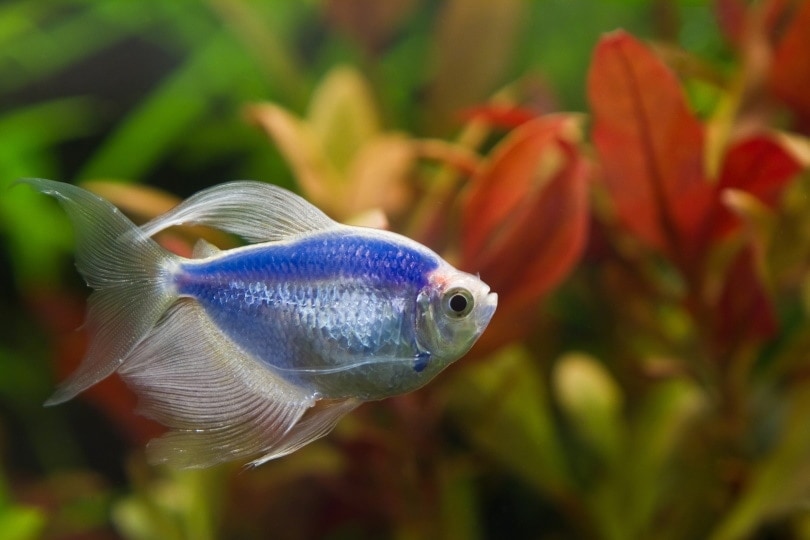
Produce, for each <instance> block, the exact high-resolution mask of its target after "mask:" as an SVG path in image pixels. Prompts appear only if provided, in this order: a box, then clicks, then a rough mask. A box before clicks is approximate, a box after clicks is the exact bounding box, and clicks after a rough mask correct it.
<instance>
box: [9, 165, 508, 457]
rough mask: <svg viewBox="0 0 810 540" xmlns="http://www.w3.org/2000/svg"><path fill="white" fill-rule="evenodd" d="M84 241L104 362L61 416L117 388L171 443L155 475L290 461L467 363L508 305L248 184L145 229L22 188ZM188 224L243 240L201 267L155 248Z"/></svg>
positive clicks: (437, 266)
mask: <svg viewBox="0 0 810 540" xmlns="http://www.w3.org/2000/svg"><path fill="white" fill-rule="evenodd" d="M22 182H23V183H26V184H28V185H30V186H32V187H33V188H34V189H36V190H38V191H41V192H42V193H46V194H48V195H51V196H53V197H55V198H56V199H57V200H58V201H59V202H60V203H61V205H62V206H63V207H64V209H65V210H66V212H67V214H68V216H69V217H70V219H71V220H72V222H73V224H74V226H75V227H76V232H77V234H76V258H77V267H78V269H79V271H80V272H81V274H82V275H83V276H84V278H85V280H86V281H87V284H88V285H89V286H90V287H92V288H93V289H94V292H93V293H92V295H91V296H90V299H89V305H88V313H87V327H88V330H89V333H90V337H91V340H90V346H89V349H88V351H87V354H86V356H85V357H84V359H83V361H82V363H81V365H80V367H79V369H78V370H77V371H76V372H75V373H74V374H73V375H72V376H71V377H70V378H69V379H68V380H67V381H65V382H64V383H63V384H62V385H61V387H60V388H59V389H58V390H57V392H56V393H55V394H54V396H53V397H52V398H51V399H50V400H49V401H48V404H57V403H62V402H64V401H66V400H68V399H70V398H72V397H74V396H75V395H76V394H78V393H79V392H82V391H83V390H85V389H86V388H88V387H90V386H92V385H93V384H95V383H97V382H99V381H100V380H102V379H104V378H105V377H107V376H108V375H110V374H111V373H113V372H116V371H117V372H118V373H119V375H120V376H121V377H123V379H124V380H125V381H126V382H127V383H128V384H129V385H130V386H131V387H132V388H133V389H134V390H135V391H136V392H137V393H138V395H139V396H140V399H141V401H140V409H141V410H142V411H143V412H144V413H145V414H147V415H148V416H151V417H153V418H155V419H157V420H158V421H160V422H162V423H163V424H165V425H166V426H168V427H169V428H171V430H170V431H169V432H168V433H167V434H166V435H164V436H162V437H160V438H159V439H156V440H153V441H152V442H150V443H149V446H148V452H149V456H150V459H151V460H152V461H153V462H156V463H170V464H173V465H175V466H180V467H206V466H210V465H213V464H215V463H219V462H224V461H230V460H234V459H242V458H249V459H252V460H253V461H252V462H251V464H252V465H259V464H261V463H264V462H266V461H268V460H271V459H274V458H277V457H280V456H283V455H286V454H289V453H290V452H293V451H295V450H297V449H298V448H300V447H301V446H303V445H305V444H307V443H309V442H311V441H313V440H315V439H317V438H318V437H321V436H323V435H325V434H326V433H328V432H329V431H330V430H331V429H332V428H333V427H334V426H335V424H336V423H337V421H338V420H339V419H340V418H341V417H342V416H343V415H344V414H346V413H347V412H349V411H351V410H352V409H354V408H355V407H357V406H358V405H359V404H360V403H362V402H363V401H368V400H377V399H382V398H385V397H389V396H394V395H397V394H402V393H405V392H409V391H411V390H414V389H416V388H419V387H420V386H422V385H424V384H425V383H427V382H428V381H429V380H431V379H432V378H433V377H434V376H436V374H437V373H439V372H440V371H441V370H442V369H444V368H445V367H447V366H448V365H449V364H450V363H451V362H453V361H455V360H457V359H458V358H459V357H461V356H462V355H464V354H465V353H466V352H467V351H468V350H469V349H470V347H472V345H473V343H475V341H476V340H477V339H478V337H479V336H480V335H481V333H482V332H483V331H484V329H485V328H486V326H487V324H488V323H489V321H490V319H491V318H492V315H493V313H494V312H495V307H496V305H497V300H498V297H497V295H496V294H495V293H492V292H490V290H489V287H488V286H487V285H486V284H484V283H483V282H482V281H481V280H480V279H478V278H477V277H475V276H472V275H470V274H467V273H464V272H461V271H459V270H456V269H455V268H453V267H452V266H451V265H450V264H448V263H447V262H446V261H444V260H443V259H442V258H441V257H439V256H438V255H437V254H435V253H434V252H432V251H431V250H429V249H427V248H426V247H424V246H422V245H421V244H419V243H417V242H414V241H412V240H409V239H408V238H405V237H403V236H400V235H397V234H394V233H391V232H387V231H380V230H374V229H367V228H361V227H351V226H348V225H342V224H339V223H336V222H335V221H333V220H331V219H329V218H328V217H327V216H326V215H325V214H323V213H322V212H321V211H320V210H318V209H317V208H315V207H314V206H312V205H310V204H309V203H307V202H306V201H304V200H303V199H302V198H300V197H298V196H297V195H294V194H293V193H290V192H288V191H286V190H283V189H281V188H278V187H276V186H271V185H268V184H262V183H259V182H231V183H227V184H222V185H219V186H216V187H212V188H210V189H207V190H204V191H201V192H199V193H197V194H195V195H193V196H192V197H190V198H189V199H187V200H186V201H184V202H183V203H181V204H180V205H178V206H177V207H175V208H174V209H173V210H171V211H170V212H168V213H166V214H164V215H163V216H160V217H158V218H156V219H154V220H153V221H151V222H149V223H147V224H145V225H143V226H142V227H137V226H136V225H134V224H133V223H132V222H131V221H130V220H129V219H127V218H126V217H125V216H123V215H122V214H121V212H120V211H119V210H118V209H117V208H115V207H114V206H113V205H111V204H110V203H109V202H107V201H105V200H104V199H101V198H99V197H97V196H96V195H93V194H92V193H90V192H88V191H86V190H84V189H81V188H78V187H76V186H72V185H70V184H64V183H60V182H53V181H50V180H41V179H26V180H22ZM181 224H196V225H205V226H209V227H213V228H216V229H220V230H223V231H226V232H229V233H233V234H235V235H238V236H240V237H242V238H244V239H245V240H246V241H247V242H249V244H248V245H246V246H244V247H239V248H235V249H230V250H225V251H220V250H218V249H217V248H216V247H214V246H212V245H210V244H208V243H205V242H204V241H200V242H199V243H198V245H197V247H196V248H195V252H194V257H193V258H191V259H187V258H183V257H180V256H177V255H174V254H172V253H170V252H168V251H166V250H165V249H163V248H161V247H160V246H159V245H158V244H157V243H156V242H155V241H154V240H152V238H151V236H152V235H154V234H155V233H157V232H159V231H161V230H164V229H166V228H168V227H171V226H174V225H181Z"/></svg>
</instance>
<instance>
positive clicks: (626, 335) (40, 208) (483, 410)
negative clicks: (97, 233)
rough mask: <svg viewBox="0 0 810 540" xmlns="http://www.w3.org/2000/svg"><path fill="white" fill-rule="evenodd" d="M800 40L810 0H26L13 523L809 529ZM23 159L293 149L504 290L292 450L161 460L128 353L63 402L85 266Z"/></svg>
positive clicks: (154, 189) (337, 199)
mask: <svg viewBox="0 0 810 540" xmlns="http://www.w3.org/2000/svg"><path fill="white" fill-rule="evenodd" d="M617 29H623V30H622V31H619V32H617V31H616V30H617ZM808 51H810V2H807V1H802V0H800V1H795V0H761V1H756V2H748V1H744V0H606V1H596V0H499V1H498V2H490V1H488V0H447V1H443V2H439V1H431V0H386V1H385V2H379V1H376V0H304V1H300V2H292V1H283V0H274V1H266V2H258V1H255V2H254V1H249V0H207V1H201V2H164V1H160V0H141V1H140V2H125V1H115V0H113V1H106V2H95V1H90V0H58V1H53V2H47V3H46V2H35V1H27V0H5V1H4V2H2V3H0V281H2V286H1V287H0V460H1V463H2V470H1V471H0V537H2V538H6V539H28V538H58V539H68V538H70V539H73V538H76V539H80V538H81V539H84V538H87V539H107V538H110V539H112V538H130V539H149V538H163V539H186V538H187V539H206V538H246V539H247V538H290V539H297V538H402V539H407V538H502V537H509V538H552V539H555V538H606V539H630V538H672V539H681V538H714V539H733V538H810V512H808V510H807V508H808V505H807V503H808V500H809V499H808V494H810V426H808V425H807V421H806V419H807V418H810V386H809V385H810V380H808V375H810V370H809V369H808V366H809V365H810V364H808V362H809V361H810V358H809V357H808V353H807V351H808V347H809V346H810V319H809V318H808V316H807V315H808V310H810V280H808V279H807V267H808V262H810V217H808V216H810V199H809V198H808V194H809V193H810V186H808V185H807V180H808V178H807V173H806V170H807V167H808V164H810V144H808V140H807V135H808V132H810V130H809V129H808V128H810V93H808V92H807V89H808V88H810V52H808ZM22 177H42V178H50V179H54V180H61V181H65V182H72V183H79V184H82V185H84V186H85V187H87V188H88V189H91V190H93V191H95V192H97V193H99V194H101V195H103V196H105V197H106V198H108V199H110V200H111V201H112V202H114V203H115V204H116V205H117V206H119V207H120V208H122V210H124V211H125V212H126V213H127V214H128V215H130V216H131V217H132V219H133V220H135V221H136V222H143V221H145V220H147V219H149V218H151V217H154V216H155V215H158V214H160V213H162V212H164V211H165V210H167V209H168V208H170V207H171V206H172V205H173V204H176V203H177V202H178V201H179V200H181V199H182V198H184V197H186V196H188V195H190V194H191V193H194V192H196V191H198V190H200V189H202V188H205V187H207V186H210V185H213V184H216V183H220V182H224V181H228V180H235V179H248V178H249V179H256V180H261V181H266V182H271V183H274V184H278V185H281V186H284V187H287V188H289V189H293V190H295V191H298V192H299V193H301V194H303V195H304V196H305V197H307V198H308V199H309V200H311V201H312V202H313V203H315V204H317V205H318V206H320V207H321V208H323V209H324V210H325V211H326V212H328V213H329V214H330V215H331V216H333V217H335V218H336V219H339V220H342V221H347V222H353V223H364V224H373V225H375V226H383V225H385V226H387V227H389V228H391V229H393V230H396V231H398V232H401V233H403V234H407V235H408V236H410V237H413V238H415V239H417V240H419V241H421V242H423V243H425V244H427V245H429V246H430V247H432V248H433V249H435V250H437V251H439V252H440V253H441V254H442V255H443V256H445V257H446V258H448V259H449V260H450V261H452V262H453V263H454V264H457V265H458V266H460V267H461V268H463V269H465V270H468V271H471V272H480V273H481V277H482V279H484V281H486V282H488V283H490V284H491V285H492V287H493V290H495V291H496V292H498V293H499V296H500V299H501V302H500V306H499V309H498V313H497V314H496V317H495V319H493V322H492V325H491V328H490V329H489V330H488V331H487V333H486V334H485V335H484V337H483V338H482V340H481V342H480V343H479V344H478V346H476V348H475V349H474V350H473V351H472V352H471V353H470V354H469V355H468V356H467V357H465V358H464V359H462V360H460V361H459V362H457V363H456V364H454V365H453V366H451V368H450V369H448V370H447V371H446V372H445V373H443V374H441V375H440V376H439V377H438V378H437V379H436V380H434V381H432V382H431V383H430V384H429V385H427V386H426V387H425V388H423V389H422V390H420V391H418V392H415V393H413V394H410V395H407V396H401V397H397V398H393V399H389V400H386V401H383V402H379V403H370V404H366V405H364V406H362V407H361V408H360V409H358V410H357V411H355V412H354V413H352V414H351V415H350V416H349V417H347V418H346V419H344V420H343V421H342V422H341V423H340V424H339V426H338V428H337V429H336V430H335V432H334V433H332V434H330V435H329V436H328V437H326V438H325V439H323V440H320V441H318V442H316V443H314V444H312V445H310V446H308V447H306V448H304V449H302V450H300V451H299V452H297V453H295V454H293V455H291V456H288V457H285V458H283V459H280V460H278V461H275V462H270V463H268V464H267V465H265V466H262V467H260V468H258V469H254V470H243V469H241V464H233V465H228V466H222V467H217V468H215V469H210V470H203V471H173V470H169V469H162V468H154V467H151V466H149V465H148V464H147V463H146V461H145V458H144V452H143V449H144V445H145V444H146V443H147V442H148V440H149V439H151V438H153V437H155V436H157V435H159V434H160V433H161V432H162V428H161V426H159V425H157V424H155V423H152V422H150V421H148V420H147V419H145V418H143V417H141V416H138V415H137V414H136V413H135V412H134V410H135V408H136V403H137V400H136V398H135V396H133V395H132V394H130V393H129V391H128V390H127V389H126V387H125V386H123V384H122V383H121V382H120V381H119V380H118V379H117V378H116V377H115V376H113V377H111V378H110V380H108V381H105V382H104V383H102V384H100V385H98V386H96V387H94V388H93V389H92V390H90V391H88V392H86V393H85V394H83V395H82V396H79V397H78V398H76V399H74V400H73V401H71V402H70V403H68V404H65V405H62V406H59V407H54V408H43V407H42V403H43V402H44V401H45V399H47V397H48V396H49V395H50V393H51V392H52V391H53V389H54V388H55V385H56V383H57V382H58V381H59V380H60V379H61V378H63V377H64V376H65V375H66V374H67V373H69V372H70V371H71V370H72V369H73V368H74V367H75V366H76V364H77V363H78V361H79V360H80V359H81V357H82V354H83V351H84V349H85V347H86V342H85V336H84V335H83V333H82V332H80V331H76V329H77V328H78V327H79V326H80V325H81V322H82V319H83V313H84V302H85V300H86V297H87V294H88V291H87V290H86V288H85V287H84V285H83V283H82V281H81V277H80V276H79V275H78V274H77V273H76V271H75V268H74V266H73V256H72V249H73V247H72V246H73V237H72V231H71V228H70V226H69V224H68V222H67V220H66V218H65V216H64V215H63V213H62V212H61V211H60V210H59V208H58V207H57V205H55V204H54V203H53V201H52V200H50V199H49V198H47V197H44V196H41V195H38V194H35V193H33V192H32V191H31V190H29V189H27V188H25V187H20V186H16V187H12V184H13V182H14V181H15V180H16V179H18V178H22ZM161 241H162V242H163V243H164V245H166V246H167V247H169V248H170V249H174V250H176V251H178V252H181V253H182V252H187V250H188V248H189V246H190V245H191V242H192V240H191V239H190V238H189V236H188V235H187V234H186V233H183V232H178V233H177V234H175V235H174V236H171V235H170V236H167V237H165V238H163V239H162V240H161Z"/></svg>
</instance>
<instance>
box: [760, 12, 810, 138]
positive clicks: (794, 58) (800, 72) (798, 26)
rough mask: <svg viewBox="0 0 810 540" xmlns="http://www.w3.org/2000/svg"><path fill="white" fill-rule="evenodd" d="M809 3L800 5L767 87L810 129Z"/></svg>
mask: <svg viewBox="0 0 810 540" xmlns="http://www.w3.org/2000/svg"><path fill="white" fill-rule="evenodd" d="M808 51H810V1H807V0H804V1H802V2H800V4H799V7H798V10H797V12H796V15H795V17H794V18H793V21H792V22H791V23H790V26H789V27H788V29H787V30H786V31H785V34H784V36H783V38H782V39H781V41H780V42H779V44H778V46H777V47H776V51H775V53H774V57H773V62H772V64H771V71H770V73H769V81H768V85H769V87H770V90H771V92H773V94H774V95H775V96H776V97H778V98H779V99H780V100H782V101H783V102H784V103H785V104H787V105H788V106H789V107H791V108H792V109H793V110H794V111H795V112H796V114H797V116H798V118H799V121H800V122H801V123H802V124H803V125H804V127H805V128H810V93H808V91H807V89H808V88H810V60H808Z"/></svg>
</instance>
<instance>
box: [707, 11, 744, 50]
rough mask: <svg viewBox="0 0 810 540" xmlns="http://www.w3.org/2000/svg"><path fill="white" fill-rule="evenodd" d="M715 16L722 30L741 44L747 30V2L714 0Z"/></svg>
mask: <svg viewBox="0 0 810 540" xmlns="http://www.w3.org/2000/svg"><path fill="white" fill-rule="evenodd" d="M713 4H714V16H715V18H716V19H717V25H718V26H719V27H720V31H721V32H722V34H723V35H724V36H725V38H726V39H727V40H729V41H730V42H731V43H733V44H734V45H737V46H739V45H740V42H741V41H742V38H743V33H744V30H745V13H746V2H745V1H744V0H714V2H713Z"/></svg>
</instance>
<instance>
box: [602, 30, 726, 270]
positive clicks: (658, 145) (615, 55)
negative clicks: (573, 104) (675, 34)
mask: <svg viewBox="0 0 810 540" xmlns="http://www.w3.org/2000/svg"><path fill="white" fill-rule="evenodd" d="M588 97H589V100H590V104H591V110H592V112H593V142H594V144H595V145H596V149H597V151H598V152H599V157H600V159H601V165H602V171H603V178H604V182H605V186H606V188H607V190H608V192H609V194H610V195H611V198H612V200H613V203H614V205H615V207H616V211H617V216H618V219H619V220H620V221H621V222H622V223H623V224H624V225H625V226H626V227H627V228H628V229H629V230H630V231H631V232H632V233H633V234H634V235H635V236H637V237H638V238H639V239H641V240H643V241H644V242H645V243H647V244H649V245H650V246H652V247H654V248H656V249H658V250H660V251H662V252H663V253H665V254H666V255H668V256H669V257H670V258H672V259H673V260H675V261H684V260H688V259H689V258H691V256H694V255H695V254H696V251H697V249H698V246H697V245H696V242H698V241H699V239H700V238H702V237H703V236H704V234H705V233H704V231H703V228H704V225H705V224H704V218H705V216H706V213H707V210H708V208H709V205H710V204H711V188H710V186H709V184H708V183H707V182H706V179H705V177H704V172H703V146H704V131H703V126H702V125H701V124H700V122H698V120H697V119H696V118H695V117H694V115H693V114H692V113H691V112H690V111H689V109H688V107H687V105H686V101H685V99H684V96H683V93H682V92H681V89H680V87H679V85H678V81H677V79H676V78H675V75H674V74H673V73H672V72H671V71H670V70H669V69H668V68H667V67H666V66H665V65H664V64H663V63H662V62H661V61H660V60H659V59H658V58H657V57H656V56H655V55H654V54H653V53H652V52H651V51H650V50H649V49H647V48H646V47H645V46H644V45H642V44H641V43H640V42H639V41H637V40H636V39H635V38H633V37H631V36H630V35H628V34H626V33H624V32H615V33H613V34H610V35H608V36H606V37H604V38H603V39H602V40H601V42H600V43H599V45H598V46H597V48H596V51H595V53H594V58H593V62H592V64H591V69H590V73H589V75H588Z"/></svg>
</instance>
